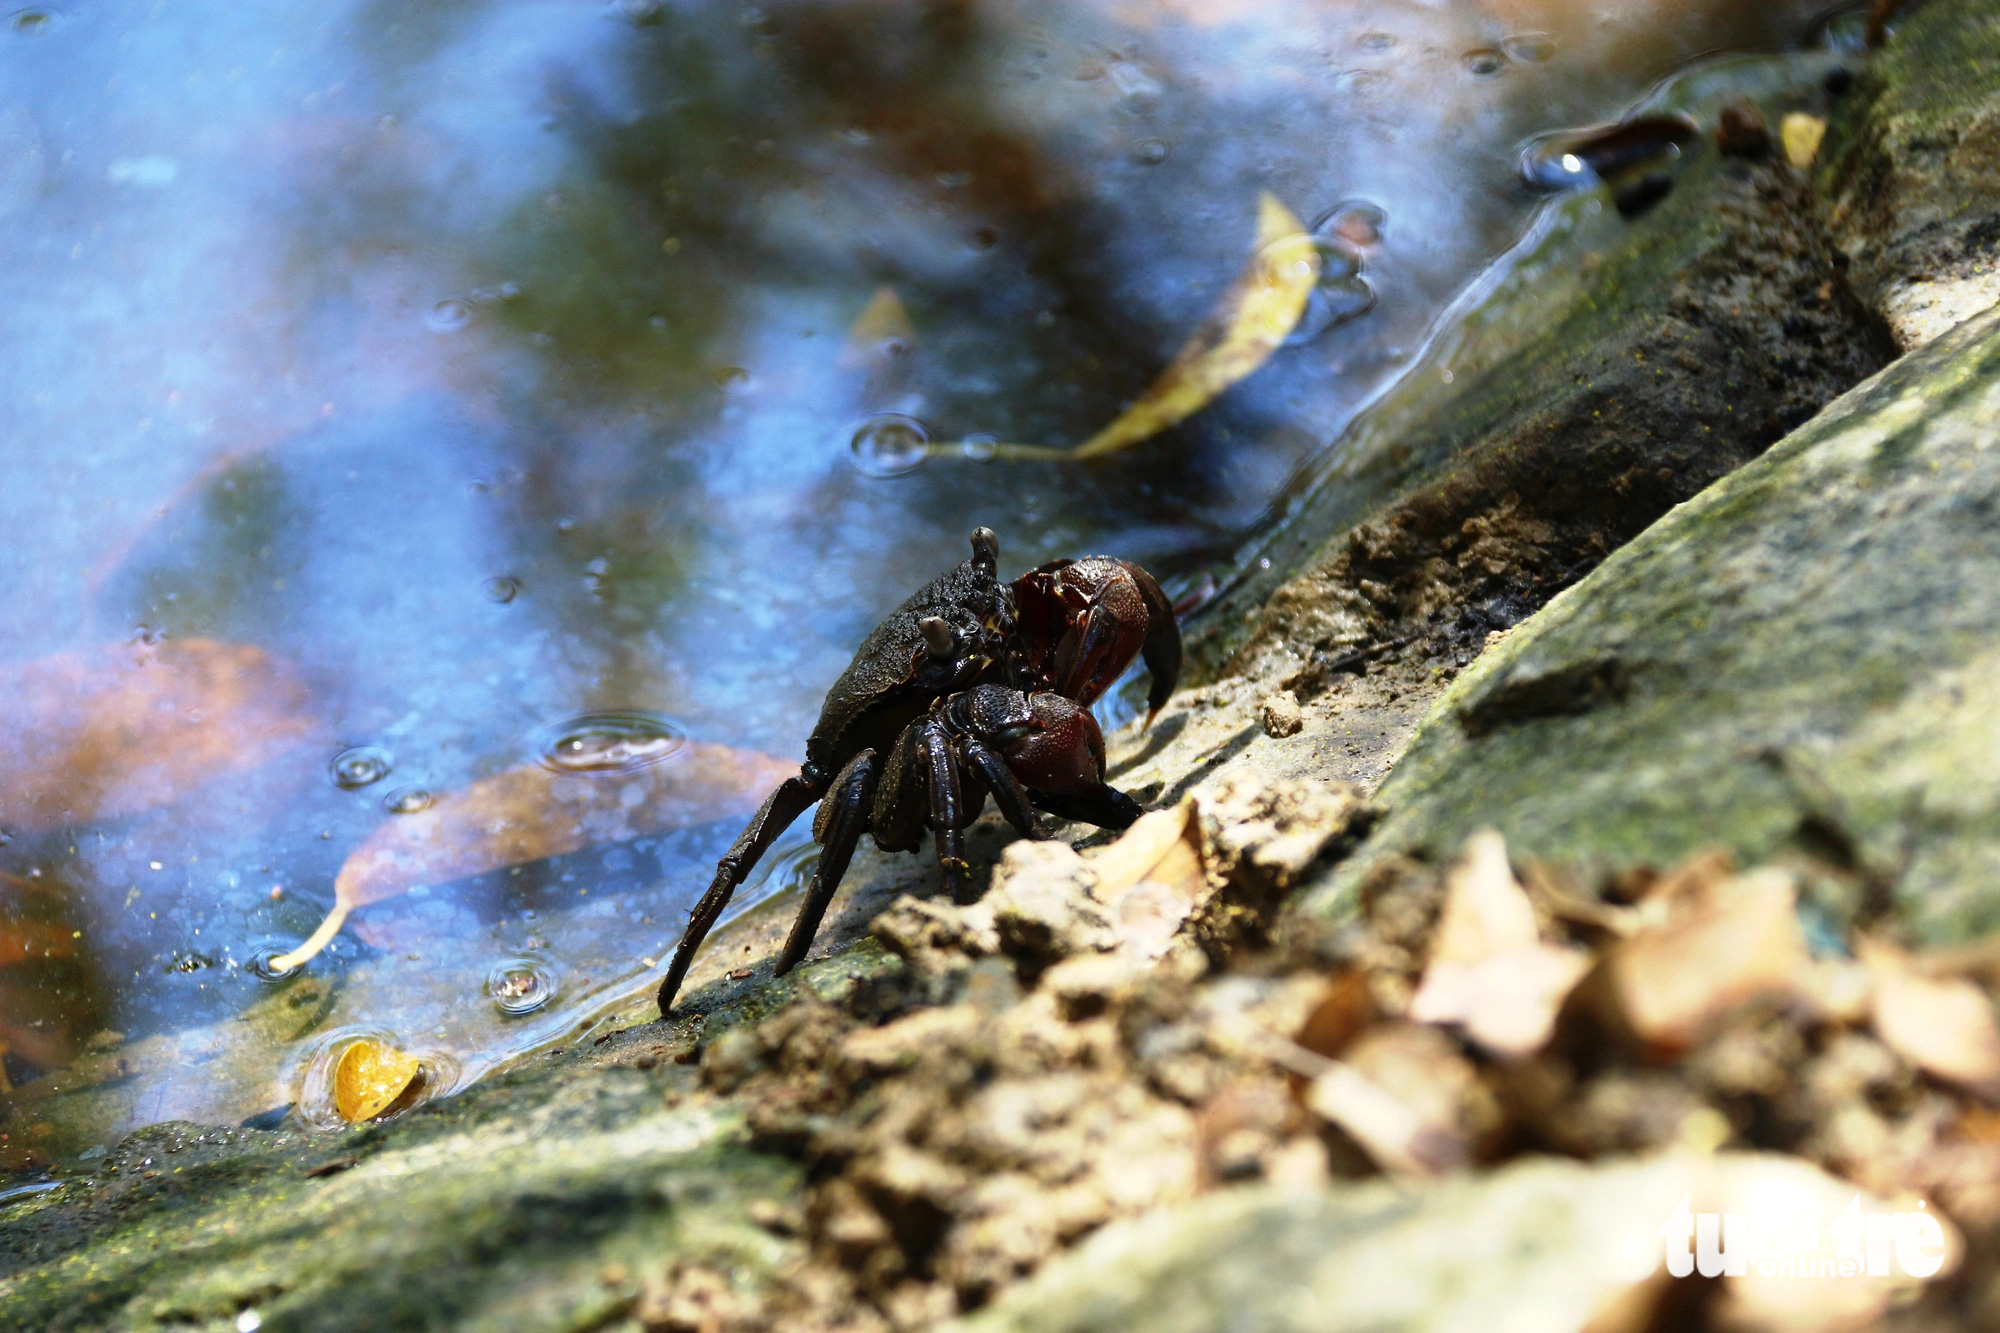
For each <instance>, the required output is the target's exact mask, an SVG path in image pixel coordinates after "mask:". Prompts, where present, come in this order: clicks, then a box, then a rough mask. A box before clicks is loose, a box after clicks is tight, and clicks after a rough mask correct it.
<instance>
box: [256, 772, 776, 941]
mask: <svg viewBox="0 0 2000 1333" xmlns="http://www.w3.org/2000/svg"><path fill="white" fill-rule="evenodd" d="M797 771H798V766H797V765H796V764H793V763H789V762H787V761H785V760H782V759H774V758H772V757H771V756H770V755H765V754H758V753H756V752H755V751H751V750H737V749H731V748H730V747H729V746H726V745H707V744H703V743H701V742H690V743H688V744H687V745H685V746H683V747H682V748H681V750H680V751H679V752H678V753H677V754H675V755H674V756H673V758H671V759H669V760H668V761H666V762H665V763H661V764H657V765H654V766H652V767H649V768H641V769H636V770H633V771H629V772H621V773H590V774H576V773H555V772H552V771H550V770H548V769H546V768H543V767H541V766H540V765H539V764H524V765H522V766H521V767H519V768H511V769H508V770H507V771H506V772H504V773H497V774H495V775H494V776H492V777H490V778H484V779H482V780H480V781H478V782H475V783H473V784H472V785H471V786H470V787H467V788H465V789H464V790H462V791H455V792H450V793H448V794H446V795H445V796H442V797H440V798H439V799H438V801H437V803H436V804H435V805H432V806H431V807H430V808H429V809H427V810H422V811H419V812H418V813H416V814H410V815H393V816H391V817H390V818H389V819H387V820H386V821H384V822H383V823H382V824H380V825H378V826H377V827H376V829H375V831H374V832H373V833H371V834H369V835H368V838H367V840H366V841H364V842H363V843H362V844H361V845H360V846H359V847H357V848H355V849H354V851H353V852H352V853H351V854H349V856H348V858H347V861H346V863H345V864H343V865H342V866H341V867H340V874H339V875H338V877H336V878H335V880H334V883H333V896H334V907H333V911H332V912H330V913H328V914H327V918H326V920H324V921H322V922H321V923H320V926H319V929H318V930H315V931H314V932H313V933H312V936H311V938H309V939H307V940H306V941H305V942H304V943H303V944H301V945H300V946H299V947H298V948H296V949H294V950H292V951H291V952H290V953H287V954H281V955H279V956H278V957H276V958H273V959H272V960H271V962H270V967H271V969H272V970H273V971H276V972H289V971H290V970H292V969H293V968H295V967H297V966H299V964H301V963H303V962H305V961H306V960H307V959H309V958H311V957H312V956H313V955H314V954H316V953H318V952H319V951H320V950H321V949H324V948H325V947H326V946H327V943H328V942H329V941H330V940H332V939H333V937H334V935H335V934H337V933H338V932H339V930H340V927H341V923H342V922H344V921H346V919H347V914H348V913H349V912H352V911H353V910H354V909H356V908H357V907H366V906H367V905H368V904H370V903H379V902H381V901H383V900H384V899H386V898H394V897H396V896H397V895H399V894H402V893H407V892H408V891H409V890H411V889H413V888H415V887H416V886H417V885H419V884H445V883H449V882H451V881H452V880H457V879H465V878H467V877H469V876H472V875H483V874H485V873H486V872H488V871H491V870H499V869H502V868H503V867H506V866H511V865H520V864H522V863H524V862H528V861H540V860H544V859H546V858H548V857H551V856H560V855H562V854H563V853H565V852H574V851H577V850H579V849H580V848H584V847H590V846H593V845H595V844H598V843H606V842H623V841H625V840H627V839H630V838H637V837H642V836H644V835H646V834H648V833H660V832H664V831H667V830H671V829H678V828H692V827H694V826H695V825H698V824H706V823H710V822H712V821H714V820H718V819H747V818H749V816H750V814H751V812H752V811H754V810H755V809H756V808H757V804H758V802H760V801H762V800H763V799H764V796H765V795H766V793H768V792H769V791H770V790H771V789H772V788H773V787H775V786H777V785H778V784H779V783H780V782H783V781H784V780H785V779H786V778H788V777H791V776H792V775H793V774H795V773H796V772H797Z"/></svg>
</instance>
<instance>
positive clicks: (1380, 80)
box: [1333, 69, 1389, 97]
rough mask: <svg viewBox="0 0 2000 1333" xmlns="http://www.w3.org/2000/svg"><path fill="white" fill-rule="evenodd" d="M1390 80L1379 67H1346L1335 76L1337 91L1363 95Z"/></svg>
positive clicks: (1334, 81) (1334, 83) (1334, 84)
mask: <svg viewBox="0 0 2000 1333" xmlns="http://www.w3.org/2000/svg"><path fill="white" fill-rule="evenodd" d="M1388 81H1389V76H1388V75H1386V74H1384V73H1383V72H1382V71H1381V70H1379V69H1345V70H1342V71H1341V72H1340V73H1338V74H1336V75H1334V76H1333V86H1334V90H1335V91H1336V92H1343V93H1350V94H1353V95H1354V96H1357V97H1359V96H1362V95H1363V94H1367V93H1371V92H1373V91H1374V90H1375V89H1377V88H1379V87H1381V86H1382V85H1383V84H1385V83H1387V82H1388Z"/></svg>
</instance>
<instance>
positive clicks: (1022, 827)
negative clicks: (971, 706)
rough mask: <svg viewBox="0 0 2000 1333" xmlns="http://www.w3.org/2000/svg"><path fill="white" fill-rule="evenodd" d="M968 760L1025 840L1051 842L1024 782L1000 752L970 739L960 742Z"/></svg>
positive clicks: (1001, 811)
mask: <svg viewBox="0 0 2000 1333" xmlns="http://www.w3.org/2000/svg"><path fill="white" fill-rule="evenodd" d="M959 746H960V748H961V749H962V750H963V752H964V754H965V758H966V760H967V761H968V762H969V763H971V765H972V766H973V767H974V768H976V769H978V770H979V776H981V777H983V778H985V779H986V785H987V786H988V787H989V788H991V789H992V792H993V804H995V805H997V806H999V807H1000V813H1001V814H1003V815H1005V816H1006V817H1007V822H1008V823H1009V824H1012V825H1013V826H1014V828H1015V830H1016V831H1017V832H1019V833H1020V835H1021V836H1022V837H1024V838H1033V839H1034V840H1035V841H1037V842H1041V841H1043V840H1045V839H1047V838H1048V836H1049V831H1048V830H1047V829H1045V828H1043V827H1042V821H1041V820H1040V819H1038V818H1036V816H1035V807H1034V806H1032V805H1030V804H1029V803H1028V790H1027V788H1025V787H1023V786H1022V785H1021V780H1020V779H1019V778H1017V777H1015V776H1014V770H1013V769H1011V768H1009V767H1007V761H1006V760H1005V759H1002V758H1001V757H1000V754H999V752H998V751H996V750H995V749H994V748H993V747H992V746H990V745H988V744H986V742H984V741H982V740H979V739H978V738H976V737H967V738H966V739H965V740H963V741H960V742H959Z"/></svg>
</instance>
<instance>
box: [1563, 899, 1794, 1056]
mask: <svg viewBox="0 0 2000 1333" xmlns="http://www.w3.org/2000/svg"><path fill="white" fill-rule="evenodd" d="M1797 896H1798V886H1797V883H1796V882H1795V881H1794V880H1793V879H1792V877H1791V875H1789V874H1788V873H1786V872H1785V871H1782V870H1777V869H1773V868H1766V869H1761V870H1753V871H1751V872H1750V873H1748V874H1745V875H1740V876H1737V877H1736V878H1735V879H1733V880H1730V881H1728V882H1727V883H1724V884H1721V885H1719V886H1717V887H1716V888H1714V889H1713V890H1712V892H1711V902H1710V905H1709V906H1708V907H1706V908H1705V909H1703V910H1699V911H1695V912H1692V913H1690V914H1689V915H1687V916H1684V917H1682V918H1681V919H1679V920H1677V921H1673V922H1671V923H1669V924H1667V925H1663V926H1657V927H1654V928H1651V929H1647V930H1642V931H1640V932H1639V933H1638V934H1636V935H1634V936H1632V937H1631V938H1630V939H1628V940H1624V941H1622V942H1620V943H1619V944H1617V945H1615V946H1613V947H1612V948H1611V949H1610V951H1609V952H1607V953H1606V954H1605V956H1604V958H1603V959H1602V961H1601V962H1600V963H1599V965H1598V968H1597V971H1596V976H1595V977H1594V978H1593V980H1592V982H1591V983H1588V984H1587V987H1586V988H1587V989H1588V990H1589V991H1591V992H1593V993H1596V994H1601V996H1602V997H1603V998H1604V999H1605V1000H1607V1001H1608V1002H1609V1003H1610V1004H1611V1005H1612V1006H1613V1007H1614V1008H1615V1010H1616V1013H1617V1016H1618V1017H1619V1018H1620V1019H1621V1020H1622V1021H1623V1023H1624V1025H1625V1026H1626V1027H1627V1028H1628V1029H1629V1030H1630V1031H1631V1033H1632V1034H1633V1035H1634V1036H1636V1037H1638V1038H1639V1039H1640V1040H1641V1041H1642V1042H1644V1043H1645V1044H1646V1045H1648V1046H1651V1047H1654V1048H1656V1049H1657V1050H1659V1051H1661V1052H1663V1053H1672V1052H1677V1051H1681V1050H1685V1049H1686V1048H1687V1047H1688V1046H1690V1045H1692V1044H1693V1043H1694V1042H1695V1041H1697V1040H1699V1039H1700V1037H1701V1036H1702V1034H1703V1033H1704V1032H1705V1031H1706V1030H1707V1029H1708V1028H1709V1027H1710V1026H1711V1025H1712V1024H1713V1023H1714V1022H1715V1020H1717V1019H1718V1018H1720V1017H1721V1016H1722V1015H1724V1014H1725V1013H1727V1012H1728V1011H1729V1010H1731V1009H1734V1008H1735V1007H1736V1006H1737V1005H1739V1004H1742V1003H1743V1002H1744V1001H1746V1000H1749V999H1752V998H1754V997H1756V996H1759V995H1766V994H1771V993H1774V992H1794V993H1797V992H1799V991H1801V990H1803V989H1805V988H1806V986H1807V972H1808V968H1809V965H1810V963H1811V957H1810V955H1809V954H1808V952H1807V949H1806V941H1805V934H1804V932H1803V931H1802V930H1801V929H1800V927H1799V922H1798V915H1797V913H1796V911H1795V910H1794V903H1795V901H1796V899H1797Z"/></svg>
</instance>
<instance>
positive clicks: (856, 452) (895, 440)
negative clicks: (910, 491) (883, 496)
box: [847, 412, 931, 477]
mask: <svg viewBox="0 0 2000 1333" xmlns="http://www.w3.org/2000/svg"><path fill="white" fill-rule="evenodd" d="M930 447H931V435H930V432H929V431H928V430H926V429H924V424H923V423H922V422H921V421H918V420H917V419H916V418H915V417H906V416H904V415H902V414H901V413H900V412H878V413H877V414H875V415H874V416H872V417H869V418H868V419H867V420H866V421H863V422H862V423H861V424H860V425H858V426H856V427H855V428H854V433H853V435H852V436H850V437H849V438H848V441H847V450H848V456H849V458H850V459H851V460H852V461H853V463H854V466H855V467H856V468H858V469H859V470H860V471H861V472H863V473H865V474H866V475H868V476H871V477H900V476H902V475H903V474H904V473H905V472H910V471H913V470H915V469H916V468H917V467H919V466H920V465H921V464H922V463H923V461H924V459H926V458H928V457H929V456H930Z"/></svg>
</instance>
